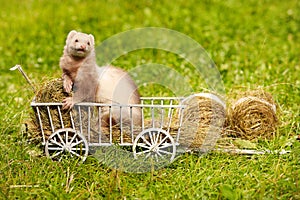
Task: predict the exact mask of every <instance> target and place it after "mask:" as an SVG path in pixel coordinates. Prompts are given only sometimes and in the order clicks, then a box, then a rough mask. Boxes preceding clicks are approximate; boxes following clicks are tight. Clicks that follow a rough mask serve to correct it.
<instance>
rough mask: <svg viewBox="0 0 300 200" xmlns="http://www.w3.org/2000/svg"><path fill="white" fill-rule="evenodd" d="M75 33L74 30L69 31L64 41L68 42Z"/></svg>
mask: <svg viewBox="0 0 300 200" xmlns="http://www.w3.org/2000/svg"><path fill="white" fill-rule="evenodd" d="M76 33H77V31H75V30H72V31H70V32H69V34H68V36H67V40H66V42H68V41H69V40H70V39H71V38H72V37H73V36H74V35H75V34H76Z"/></svg>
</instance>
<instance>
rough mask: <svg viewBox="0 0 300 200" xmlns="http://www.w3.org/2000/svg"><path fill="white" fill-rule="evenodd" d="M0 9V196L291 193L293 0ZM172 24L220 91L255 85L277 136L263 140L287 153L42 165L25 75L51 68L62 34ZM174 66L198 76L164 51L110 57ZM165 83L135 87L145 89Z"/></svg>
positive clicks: (299, 12)
mask: <svg viewBox="0 0 300 200" xmlns="http://www.w3.org/2000/svg"><path fill="white" fill-rule="evenodd" d="M1 7H2V9H1V12H0V22H1V23H0V29H1V31H0V53H1V58H0V71H1V73H0V77H1V79H0V97H1V100H0V105H1V110H0V121H1V126H0V197H1V199H6V198H7V199H16V198H19V199H42V198H46V199H55V198H58V199H78V198H81V199H87V198H91V199H93V198H94V199H101V198H107V199H109V198H110V199H125V198H126V199H202V198H203V199H300V144H299V142H296V141H295V139H294V137H295V136H296V135H297V134H300V124H299V121H300V111H299V104H300V80H299V76H300V62H299V58H300V53H299V52H300V51H299V49H300V2H299V1H297V0H292V1H279V0H278V1H268V0H266V1H255V0H253V1H252V0H251V1H219V0H214V1H201V2H200V1H196V0H195V1H193V0H192V1H181V0H178V1H174V2H173V1H165V2H161V1H154V0H153V1H151V0H148V1H131V2H125V1H111V0H108V1H79V0H77V1H71V0H70V1H58V0H53V1H43V0H39V1H38V0H36V1H35V0H25V1H17V0H11V1H1ZM149 26H151V27H164V28H169V29H173V30H176V31H178V32H181V33H183V34H186V35H188V36H189V37H191V38H193V39H194V40H196V41H197V42H198V43H199V44H201V45H202V46H203V47H204V48H205V49H206V51H207V53H208V54H209V56H210V57H211V58H212V59H213V60H214V62H215V63H216V66H217V67H218V69H219V71H220V74H221V76H222V80H223V83H224V86H225V90H226V92H228V93H230V92H231V91H236V90H244V89H245V88H246V89H254V88H257V87H260V88H263V89H265V90H266V91H269V92H271V93H272V94H273V96H274V98H275V101H276V103H277V104H278V106H279V112H280V116H279V117H280V121H281V124H280V127H279V128H278V131H277V135H276V137H275V139H273V140H271V141H260V142H259V146H260V148H262V149H265V148H268V149H272V150H275V149H286V150H292V152H291V153H290V154H286V155H272V154H270V155H255V156H251V157H250V156H238V155H229V154H225V153H216V152H212V153H209V154H205V155H202V156H198V155H190V154H185V155H182V156H180V157H179V158H178V159H177V160H176V161H175V162H173V163H172V164H171V165H170V166H168V167H166V168H163V169H160V170H157V171H152V172H148V173H144V174H134V173H125V172H122V171H117V170H114V169H110V168H108V167H106V166H105V165H103V164H102V163H99V162H98V161H97V160H96V159H95V158H93V157H89V158H88V159H87V161H86V162H85V163H83V164H78V163H77V162H76V161H74V160H65V161H63V162H59V163H58V162H52V161H50V160H49V159H47V158H46V157H45V156H44V155H43V152H42V150H41V148H40V147H39V146H36V145H34V144H30V143H28V141H27V139H26V134H25V133H24V127H23V124H24V121H25V120H26V119H27V118H28V114H29V112H30V109H31V108H30V106H29V105H30V101H31V99H32V98H33V93H32V91H31V90H30V87H29V85H28V84H27V83H26V82H25V80H24V79H23V78H22V77H21V75H20V74H19V73H18V72H11V71H9V68H10V67H12V66H14V65H15V64H21V65H22V67H23V68H24V70H25V71H26V72H27V74H28V75H29V77H30V78H31V79H32V80H33V82H34V83H35V84H38V83H40V81H41V80H43V79H45V78H50V77H59V76H60V74H61V71H60V69H59V66H58V62H59V57H60V56H61V55H62V50H63V46H64V41H65V37H66V35H67V33H68V32H69V31H70V30H72V29H76V30H79V31H83V32H88V33H92V34H94V36H95V38H96V44H100V43H101V42H102V41H103V40H105V39H107V38H109V37H110V36H112V35H114V34H117V33H120V32H123V31H127V30H130V29H133V28H140V27H149ZM149 62H153V63H160V64H163V65H168V66H172V67H173V68H174V69H176V70H178V71H179V72H180V73H182V74H183V75H184V76H186V77H187V78H188V81H189V84H190V85H191V86H192V88H193V90H194V91H203V90H204V88H205V87H206V84H205V83H203V80H202V79H199V77H198V75H197V73H195V72H194V71H193V68H192V67H191V65H189V64H188V63H186V62H185V61H184V59H182V58H181V57H179V56H178V55H174V54H172V53H168V52H163V51H161V50H149V49H146V50H139V51H135V52H131V53H129V54H127V55H124V56H122V57H120V58H119V59H117V60H116V61H114V63H113V64H115V65H118V66H120V67H122V68H124V69H126V70H130V69H132V68H134V67H135V66H137V65H140V64H143V63H149ZM170 92H171V91H169V90H168V89H167V88H163V87H160V86H155V85H150V86H149V87H144V86H143V87H141V93H142V95H144V96H147V95H167V94H170Z"/></svg>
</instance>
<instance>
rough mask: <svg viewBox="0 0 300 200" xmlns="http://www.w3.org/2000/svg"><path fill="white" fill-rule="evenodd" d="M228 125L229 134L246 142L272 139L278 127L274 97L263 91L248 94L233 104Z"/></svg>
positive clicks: (229, 112)
mask: <svg viewBox="0 0 300 200" xmlns="http://www.w3.org/2000/svg"><path fill="white" fill-rule="evenodd" d="M244 95H245V93H244ZM228 123H229V130H227V133H229V135H231V136H234V137H238V138H242V139H246V140H253V139H257V138H262V139H271V138H272V137H273V136H274V133H275V130H276V128H277V125H278V118H277V116H276V105H275V103H274V100H273V98H272V95H271V94H269V93H267V92H265V91H262V90H257V91H250V92H248V93H246V95H245V96H244V97H241V98H239V99H238V100H236V101H235V102H233V103H232V106H231V107H230V108H229V111H228Z"/></svg>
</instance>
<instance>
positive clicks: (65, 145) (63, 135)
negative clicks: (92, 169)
mask: <svg viewBox="0 0 300 200" xmlns="http://www.w3.org/2000/svg"><path fill="white" fill-rule="evenodd" d="M45 153H46V156H47V157H49V158H51V159H52V160H58V161H61V160H62V159H63V158H64V157H67V156H70V157H74V156H76V157H78V158H80V159H81V160H82V162H83V161H85V159H86V157H87V155H88V144H87V141H86V139H85V137H84V136H83V135H82V134H80V133H79V132H76V131H75V130H74V129H71V128H64V129H59V130H58V131H56V132H54V133H53V134H51V135H50V137H49V138H48V140H47V141H46V146H45Z"/></svg>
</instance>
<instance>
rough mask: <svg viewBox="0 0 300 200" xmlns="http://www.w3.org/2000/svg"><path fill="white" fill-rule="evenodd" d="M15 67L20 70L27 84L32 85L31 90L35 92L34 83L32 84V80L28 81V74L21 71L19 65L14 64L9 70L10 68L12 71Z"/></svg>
mask: <svg viewBox="0 0 300 200" xmlns="http://www.w3.org/2000/svg"><path fill="white" fill-rule="evenodd" d="M16 69H18V70H19V72H21V74H22V75H23V76H24V78H25V79H26V81H27V82H28V83H29V85H30V86H31V87H32V89H33V91H34V92H35V91H36V89H35V87H34V85H33V84H32V82H31V81H30V79H29V78H28V76H27V75H26V73H25V72H24V71H23V69H22V67H21V65H16V66H14V67H12V68H10V69H9V70H10V71H14V70H16Z"/></svg>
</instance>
